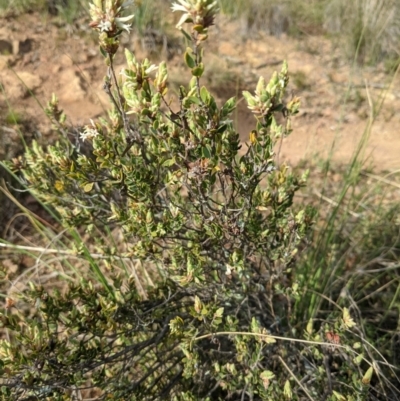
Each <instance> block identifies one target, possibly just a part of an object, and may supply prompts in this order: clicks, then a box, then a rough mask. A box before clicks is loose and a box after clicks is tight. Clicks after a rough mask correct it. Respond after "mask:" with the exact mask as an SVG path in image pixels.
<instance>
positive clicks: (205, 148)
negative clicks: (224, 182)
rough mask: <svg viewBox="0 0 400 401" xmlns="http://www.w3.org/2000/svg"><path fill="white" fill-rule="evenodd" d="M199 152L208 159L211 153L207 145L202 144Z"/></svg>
mask: <svg viewBox="0 0 400 401" xmlns="http://www.w3.org/2000/svg"><path fill="white" fill-rule="evenodd" d="M201 154H202V155H203V157H204V158H206V159H210V158H211V154H212V151H211V148H210V147H208V146H203V147H202V148H201Z"/></svg>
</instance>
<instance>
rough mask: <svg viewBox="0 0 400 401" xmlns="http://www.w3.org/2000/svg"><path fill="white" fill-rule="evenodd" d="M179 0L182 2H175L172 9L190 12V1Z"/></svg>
mask: <svg viewBox="0 0 400 401" xmlns="http://www.w3.org/2000/svg"><path fill="white" fill-rule="evenodd" d="M178 1H179V3H181V4H178V3H173V4H172V6H171V8H172V11H174V12H175V11H183V12H185V13H186V12H188V11H189V10H190V8H191V4H189V3H188V2H186V1H184V0H178Z"/></svg>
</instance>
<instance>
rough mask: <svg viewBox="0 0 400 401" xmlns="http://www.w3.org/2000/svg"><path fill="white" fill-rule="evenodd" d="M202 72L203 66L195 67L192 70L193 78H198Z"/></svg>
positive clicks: (201, 64)
mask: <svg viewBox="0 0 400 401" xmlns="http://www.w3.org/2000/svg"><path fill="white" fill-rule="evenodd" d="M203 72H204V64H203V63H200V64H199V65H198V66H197V67H194V68H192V75H193V76H194V77H197V78H200V77H201V76H202V75H203Z"/></svg>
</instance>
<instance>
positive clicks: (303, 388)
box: [278, 356, 315, 401]
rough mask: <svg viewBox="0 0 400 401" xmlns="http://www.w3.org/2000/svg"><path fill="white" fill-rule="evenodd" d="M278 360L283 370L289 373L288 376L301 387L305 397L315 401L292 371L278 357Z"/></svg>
mask: <svg viewBox="0 0 400 401" xmlns="http://www.w3.org/2000/svg"><path fill="white" fill-rule="evenodd" d="M278 358H279V360H280V361H281V363H282V365H283V366H284V367H285V369H286V370H287V371H288V372H289V374H290V376H292V377H293V379H294V380H295V381H296V383H297V384H298V385H299V386H300V387H301V389H302V390H303V391H304V392H305V393H306V395H307V397H308V398H309V399H310V400H311V401H315V400H314V398H312V397H311V394H310V393H309V392H308V391H307V389H306V388H305V387H304V386H303V385H302V384H301V382H300V380H299V379H298V378H297V377H296V375H295V374H294V373H293V372H292V370H291V369H290V368H289V366H288V365H286V363H285V361H284V360H283V359H282V358H281V357H280V356H278Z"/></svg>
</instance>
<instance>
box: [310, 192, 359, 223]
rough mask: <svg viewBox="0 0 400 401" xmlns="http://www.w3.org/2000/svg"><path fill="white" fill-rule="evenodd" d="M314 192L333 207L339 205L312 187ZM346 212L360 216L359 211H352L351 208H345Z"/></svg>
mask: <svg viewBox="0 0 400 401" xmlns="http://www.w3.org/2000/svg"><path fill="white" fill-rule="evenodd" d="M314 193H315V195H317V196H319V197H320V198H321V199H322V200H324V201H325V202H328V203H329V204H331V205H333V206H335V207H338V206H340V205H339V203H337V202H336V201H334V200H333V199H330V198H328V197H326V196H324V195H322V194H321V192H319V191H317V190H316V189H314ZM347 212H348V213H349V214H351V215H352V216H353V217H356V218H357V219H359V218H360V217H361V213H356V212H353V211H352V210H347Z"/></svg>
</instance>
